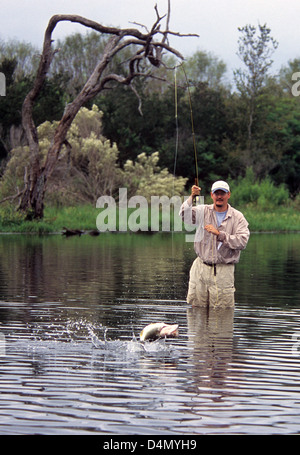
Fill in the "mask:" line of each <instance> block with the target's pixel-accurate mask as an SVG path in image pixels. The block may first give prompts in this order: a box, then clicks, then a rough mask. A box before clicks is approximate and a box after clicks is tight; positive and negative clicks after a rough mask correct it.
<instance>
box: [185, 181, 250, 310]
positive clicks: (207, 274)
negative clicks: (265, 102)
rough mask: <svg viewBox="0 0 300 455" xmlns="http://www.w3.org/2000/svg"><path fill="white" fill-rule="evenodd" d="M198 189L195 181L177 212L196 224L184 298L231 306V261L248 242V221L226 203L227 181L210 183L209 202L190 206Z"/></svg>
mask: <svg viewBox="0 0 300 455" xmlns="http://www.w3.org/2000/svg"><path fill="white" fill-rule="evenodd" d="M200 191H201V188H199V187H198V186H196V185H194V186H193V187H192V192H191V195H190V196H189V198H188V199H187V200H186V201H185V202H184V203H183V204H182V206H181V208H180V212H179V215H180V216H181V217H182V219H183V220H184V222H185V223H187V224H195V225H196V226H198V227H197V230H196V234H195V241H194V249H195V252H196V254H197V258H196V259H195V261H194V262H193V264H192V267H191V270H190V280H189V288H188V295H187V302H188V303H190V304H191V305H192V306H212V307H219V306H220V307H234V292H235V287H234V264H236V263H237V262H239V259H240V254H241V250H243V249H244V248H246V245H247V243H248V239H249V236H250V232H249V229H248V222H247V220H246V219H245V217H244V215H243V214H242V213H241V212H239V211H238V210H236V209H234V208H233V207H231V205H230V204H228V199H229V198H230V188H229V185H228V184H227V183H226V182H224V181H222V180H219V181H217V182H215V183H214V184H213V185H212V188H211V198H212V200H213V204H211V205H204V204H202V205H196V206H193V199H194V198H195V197H196V196H199V195H200Z"/></svg>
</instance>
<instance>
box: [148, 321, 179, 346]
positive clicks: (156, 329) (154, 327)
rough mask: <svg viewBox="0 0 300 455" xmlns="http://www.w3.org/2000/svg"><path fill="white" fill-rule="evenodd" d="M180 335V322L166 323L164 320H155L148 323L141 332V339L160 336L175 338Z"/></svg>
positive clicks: (152, 338) (154, 338) (155, 338)
mask: <svg viewBox="0 0 300 455" xmlns="http://www.w3.org/2000/svg"><path fill="white" fill-rule="evenodd" d="M177 336H178V324H172V325H171V324H165V323H164V322H155V323H152V324H149V325H147V326H146V327H144V328H143V330H142V331H141V333H140V340H141V341H146V340H152V341H153V340H157V339H158V338H164V337H167V338H170V337H172V338H174V337H177Z"/></svg>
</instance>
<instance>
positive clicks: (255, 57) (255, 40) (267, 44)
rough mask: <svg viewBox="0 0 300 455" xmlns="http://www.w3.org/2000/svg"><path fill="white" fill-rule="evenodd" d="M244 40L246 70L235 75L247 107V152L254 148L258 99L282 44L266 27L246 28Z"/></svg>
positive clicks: (240, 42) (240, 49) (241, 42)
mask: <svg viewBox="0 0 300 455" xmlns="http://www.w3.org/2000/svg"><path fill="white" fill-rule="evenodd" d="M238 30H239V32H240V33H241V36H240V38H239V40H238V53H237V55H238V56H239V57H240V59H241V60H242V62H243V63H244V65H245V66H246V70H241V69H238V70H236V71H235V72H234V79H235V82H236V86H237V89H238V90H239V92H240V94H241V96H242V98H244V99H245V102H246V106H247V115H248V121H247V142H248V143H247V150H248V152H249V153H251V151H252V147H253V122H254V116H255V113H256V108H257V102H258V96H259V95H260V94H261V92H262V89H263V87H264V85H265V83H266V79H267V76H268V71H269V69H270V67H271V65H272V63H273V60H272V59H271V56H272V54H273V52H274V51H275V50H276V49H277V47H278V43H277V41H275V40H274V38H272V36H271V35H270V33H271V30H270V29H269V28H268V27H267V25H266V24H264V25H260V24H258V28H256V27H255V26H253V25H246V26H244V27H242V28H238Z"/></svg>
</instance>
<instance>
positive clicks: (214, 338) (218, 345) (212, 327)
mask: <svg viewBox="0 0 300 455" xmlns="http://www.w3.org/2000/svg"><path fill="white" fill-rule="evenodd" d="M233 317H234V308H213V309H212V308H201V307H192V308H188V310H187V323H188V337H189V341H190V342H191V343H192V346H193V365H194V377H195V383H196V384H197V386H198V387H200V388H201V387H204V386H205V387H212V388H219V387H222V386H223V385H224V384H225V383H226V378H227V370H228V365H229V364H230V362H231V361H232V355H233V352H232V350H233Z"/></svg>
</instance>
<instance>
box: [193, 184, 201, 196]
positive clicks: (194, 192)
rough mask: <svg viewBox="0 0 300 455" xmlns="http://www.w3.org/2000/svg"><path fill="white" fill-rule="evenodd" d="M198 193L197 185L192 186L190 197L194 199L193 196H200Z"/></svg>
mask: <svg viewBox="0 0 300 455" xmlns="http://www.w3.org/2000/svg"><path fill="white" fill-rule="evenodd" d="M200 191H201V188H200V187H199V186H197V185H193V186H192V197H193V198H194V197H195V196H200Z"/></svg>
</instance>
